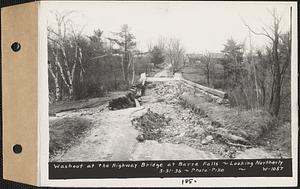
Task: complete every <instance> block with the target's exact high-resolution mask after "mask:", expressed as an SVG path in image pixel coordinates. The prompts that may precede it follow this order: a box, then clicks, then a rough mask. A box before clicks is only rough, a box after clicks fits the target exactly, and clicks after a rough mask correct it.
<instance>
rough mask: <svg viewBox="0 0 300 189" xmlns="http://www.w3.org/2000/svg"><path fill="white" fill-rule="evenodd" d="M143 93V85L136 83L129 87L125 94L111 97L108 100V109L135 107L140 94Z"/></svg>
mask: <svg viewBox="0 0 300 189" xmlns="http://www.w3.org/2000/svg"><path fill="white" fill-rule="evenodd" d="M144 94H145V85H142V84H137V85H133V86H131V87H130V89H129V90H128V92H127V94H126V95H125V96H121V97H119V98H116V99H113V100H111V101H109V104H108V109H110V110H119V109H125V108H130V107H136V106H137V104H139V102H138V101H137V99H139V98H140V97H141V96H143V95H144Z"/></svg>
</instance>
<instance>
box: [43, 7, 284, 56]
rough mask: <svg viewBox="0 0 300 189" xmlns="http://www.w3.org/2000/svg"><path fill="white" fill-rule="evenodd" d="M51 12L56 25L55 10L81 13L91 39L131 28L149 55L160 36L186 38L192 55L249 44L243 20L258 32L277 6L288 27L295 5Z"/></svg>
mask: <svg viewBox="0 0 300 189" xmlns="http://www.w3.org/2000/svg"><path fill="white" fill-rule="evenodd" d="M44 3H45V4H47V5H46V6H45V8H46V11H47V12H49V14H48V16H47V18H48V24H49V25H52V24H53V23H54V19H53V16H52V15H51V13H50V11H53V10H57V11H60V12H61V11H71V10H74V11H77V12H76V13H75V14H73V15H72V20H73V22H74V24H75V25H76V26H77V27H78V28H81V27H83V26H84V30H83V33H84V34H87V35H90V34H92V32H93V31H94V30H95V29H97V28H99V29H101V30H103V31H104V35H105V36H109V35H111V32H112V31H114V32H116V31H119V30H120V26H121V25H122V24H128V25H129V27H130V28H131V32H132V33H133V34H134V35H135V37H136V40H137V43H138V48H139V49H141V50H143V51H146V50H147V46H148V44H149V43H151V42H152V43H155V41H156V40H157V39H158V38H159V37H160V36H164V37H172V38H178V39H180V40H181V42H182V44H183V46H184V47H185V49H186V52H188V53H203V52H205V51H210V52H220V50H222V49H223V47H224V43H225V42H226V40H227V39H229V38H231V37H232V38H233V39H235V40H236V41H238V42H245V43H246V46H249V32H248V29H247V28H246V27H245V26H244V25H243V22H242V19H241V18H243V19H244V20H245V21H246V22H247V23H248V24H249V25H251V26H252V27H253V29H257V30H258V31H261V30H260V28H261V26H264V25H270V24H271V23H272V18H271V15H270V13H269V12H268V9H269V10H272V9H273V8H276V9H277V10H278V12H279V13H280V14H281V15H282V16H283V19H282V28H283V30H284V31H287V30H288V28H289V5H288V4H285V3H279V2H278V3H271V2H267V3H262V2H260V3H259V2H245V3H232V2H231V3H221V2H213V3H211V2H196V1H192V2H99V1H98V2H97V1H91V2H86V1H84V2H83V1H74V2H70V1H69V2H44ZM251 38H252V43H253V46H254V47H257V48H259V47H262V46H263V45H264V44H265V43H266V42H267V41H268V39H266V38H265V37H259V36H254V35H252V37H251Z"/></svg>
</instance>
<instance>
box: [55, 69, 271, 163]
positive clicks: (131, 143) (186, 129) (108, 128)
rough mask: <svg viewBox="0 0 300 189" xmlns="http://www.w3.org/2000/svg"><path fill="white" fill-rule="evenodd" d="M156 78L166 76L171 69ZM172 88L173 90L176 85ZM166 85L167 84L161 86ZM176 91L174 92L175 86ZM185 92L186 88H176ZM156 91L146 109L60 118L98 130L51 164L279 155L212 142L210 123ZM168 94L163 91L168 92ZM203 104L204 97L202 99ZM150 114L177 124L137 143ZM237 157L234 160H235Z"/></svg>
mask: <svg viewBox="0 0 300 189" xmlns="http://www.w3.org/2000/svg"><path fill="white" fill-rule="evenodd" d="M162 72H163V73H160V74H159V75H157V76H165V74H167V73H168V72H167V69H165V70H163V71H162ZM173 83H174V82H172V84H171V85H173ZM160 85H163V87H164V85H167V84H160ZM173 87H174V86H173ZM177 88H179V89H180V88H181V87H177ZM156 91H157V87H154V88H152V89H147V90H146V95H145V96H143V97H142V106H141V107H135V108H128V109H122V110H115V111H110V110H108V109H107V108H105V106H107V104H104V105H99V106H96V107H92V108H86V109H80V110H77V111H67V112H62V113H58V114H57V117H54V118H52V119H61V118H64V117H82V118H86V119H89V120H92V125H93V127H92V128H91V129H90V130H89V131H88V132H87V133H85V135H84V136H82V137H81V138H80V140H79V142H77V143H76V144H75V145H73V146H71V147H70V148H69V149H68V150H67V151H64V152H62V153H59V154H57V155H56V156H55V157H52V158H51V159H50V161H66V162H67V161H128V160H175V159H176V160H181V159H190V160H196V159H197V160H201V159H220V158H226V159H227V158H272V157H274V154H270V153H268V152H266V151H265V150H264V149H262V148H251V149H249V150H247V149H242V148H232V147H230V146H226V145H224V144H222V143H218V142H217V141H215V140H214V139H210V141H208V142H207V143H206V144H204V142H203V140H206V139H207V138H209V137H210V136H209V134H208V133H209V132H207V129H208V128H210V127H212V126H211V121H210V120H208V119H207V118H205V117H203V116H202V117H201V116H200V115H198V114H195V113H193V112H192V111H191V110H189V109H186V108H184V107H182V106H181V105H180V104H179V103H178V102H176V98H175V97H174V96H172V95H171V96H169V97H168V96H167V95H164V94H157V92H156ZM163 91H164V90H163ZM199 98H201V96H199ZM148 109H151V110H152V111H153V112H157V113H159V114H161V115H164V116H166V117H169V118H170V119H171V120H172V121H171V122H170V124H169V125H168V126H166V127H165V128H163V129H162V138H161V139H160V140H159V141H156V140H145V141H142V142H141V141H140V142H139V141H138V140H137V136H138V135H139V134H141V133H140V131H138V130H137V129H136V128H135V127H134V126H133V125H132V120H133V119H134V118H137V117H140V116H142V115H144V114H145V113H146V112H147V110H148ZM233 155H234V156H233Z"/></svg>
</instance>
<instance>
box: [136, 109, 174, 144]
mask: <svg viewBox="0 0 300 189" xmlns="http://www.w3.org/2000/svg"><path fill="white" fill-rule="evenodd" d="M170 121H171V119H170V118H166V117H165V116H164V115H160V114H158V113H155V112H152V111H151V110H150V109H148V110H147V112H146V113H145V114H144V115H142V116H141V117H138V118H134V119H133V120H131V122H132V125H133V126H134V127H135V128H136V129H137V130H139V131H140V132H141V134H140V135H139V136H138V137H137V140H138V141H139V142H142V141H144V140H156V141H158V142H160V141H161V138H162V137H163V135H164V134H163V132H162V131H163V128H164V127H166V126H167V125H168V124H169V122H170Z"/></svg>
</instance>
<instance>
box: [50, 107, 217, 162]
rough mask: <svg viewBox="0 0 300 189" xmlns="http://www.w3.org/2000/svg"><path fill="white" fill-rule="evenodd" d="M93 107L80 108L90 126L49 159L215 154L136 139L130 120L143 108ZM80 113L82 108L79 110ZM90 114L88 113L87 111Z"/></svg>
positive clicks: (155, 157) (144, 157)
mask: <svg viewBox="0 0 300 189" xmlns="http://www.w3.org/2000/svg"><path fill="white" fill-rule="evenodd" d="M96 109H97V108H93V109H88V110H84V114H85V115H86V116H87V117H88V118H89V119H92V120H93V124H94V126H93V128H92V129H91V130H90V131H89V132H88V133H87V134H86V135H85V136H84V137H82V138H81V140H80V142H79V143H78V144H76V145H75V146H73V147H71V148H70V149H69V150H67V151H66V152H65V153H62V154H60V155H57V156H56V157H55V158H53V159H52V160H51V161H104V160H105V161H114V160H115V161H128V160H169V159H178V160H179V159H214V158H219V156H217V155H214V154H212V153H211V152H205V151H201V150H197V149H194V148H191V147H189V146H187V145H184V144H172V143H158V142H157V141H154V140H151V141H145V142H142V143H139V142H138V141H137V140H136V137H137V136H138V134H139V133H138V131H137V130H136V129H135V128H134V127H133V126H132V124H131V120H132V119H133V118H134V117H138V116H140V115H142V114H143V113H145V108H143V107H138V108H128V109H123V110H116V111H108V110H104V111H102V112H99V113H94V112H97V111H96ZM78 114H79V112H76V113H71V112H69V113H68V112H65V113H64V115H61V116H78ZM80 114H81V115H82V112H81V113H80ZM89 114H91V115H89Z"/></svg>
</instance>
